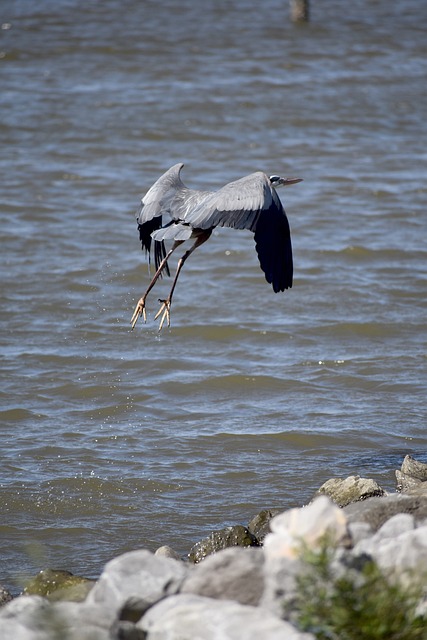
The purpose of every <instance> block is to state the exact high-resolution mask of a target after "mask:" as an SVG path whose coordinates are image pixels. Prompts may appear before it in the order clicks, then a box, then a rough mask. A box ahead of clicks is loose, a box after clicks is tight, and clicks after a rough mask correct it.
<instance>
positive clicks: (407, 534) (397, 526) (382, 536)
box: [353, 514, 427, 584]
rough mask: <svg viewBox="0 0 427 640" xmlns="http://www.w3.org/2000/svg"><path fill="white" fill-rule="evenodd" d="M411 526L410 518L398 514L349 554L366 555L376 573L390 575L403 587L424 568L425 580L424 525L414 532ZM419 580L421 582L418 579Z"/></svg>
mask: <svg viewBox="0 0 427 640" xmlns="http://www.w3.org/2000/svg"><path fill="white" fill-rule="evenodd" d="M411 521H412V522H411ZM413 524H414V519H413V518H412V516H409V515H407V514H398V515H396V516H394V517H393V518H391V519H390V520H388V521H387V522H386V523H385V524H384V525H383V526H382V527H381V528H380V529H379V530H378V531H377V533H376V534H375V535H374V536H372V538H368V539H366V540H362V541H360V542H359V543H358V544H357V545H356V546H355V547H354V550H353V553H354V554H355V555H357V554H369V555H370V556H371V557H372V558H373V559H374V560H375V562H376V563H377V564H378V566H379V567H380V569H383V570H386V571H387V573H390V572H391V573H392V575H394V576H396V577H397V578H398V579H399V580H400V581H404V582H405V583H406V584H411V582H412V581H413V579H414V575H415V572H416V571H418V572H420V568H424V569H423V570H424V580H425V579H426V574H427V525H424V526H420V527H417V528H414V526H413ZM420 577H421V578H423V576H422V575H421V576H420Z"/></svg>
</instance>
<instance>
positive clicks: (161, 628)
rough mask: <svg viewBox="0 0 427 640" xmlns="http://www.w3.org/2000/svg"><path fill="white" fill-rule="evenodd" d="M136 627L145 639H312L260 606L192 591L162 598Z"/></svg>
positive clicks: (309, 635)
mask: <svg viewBox="0 0 427 640" xmlns="http://www.w3.org/2000/svg"><path fill="white" fill-rule="evenodd" d="M136 627H137V628H138V629H142V630H143V631H145V632H146V634H147V640H184V638H185V639H187V638H188V639H189V640H190V639H191V640H219V639H221V640H242V638H244V639H245V640H260V638H265V639H268V640H284V639H286V640H315V638H314V636H312V635H311V634H307V633H301V632H299V631H297V630H296V629H295V628H294V627H293V626H292V625H291V624H289V623H288V622H286V621H284V620H280V619H279V618H277V617H276V616H274V615H272V614H271V613H269V612H268V611H265V610H263V609H261V608H259V607H251V606H247V605H242V604H239V603H238V602H232V601H231V600H213V599H211V598H206V597H203V596H197V595H193V594H179V595H175V596H171V597H170V598H166V599H165V600H162V601H161V602H159V603H157V604H156V605H154V607H151V609H149V610H148V611H147V613H146V614H145V615H144V616H143V618H142V619H141V620H140V621H139V622H138V623H137V625H136Z"/></svg>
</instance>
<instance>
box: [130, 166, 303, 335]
mask: <svg viewBox="0 0 427 640" xmlns="http://www.w3.org/2000/svg"><path fill="white" fill-rule="evenodd" d="M183 166H184V165H183V164H182V163H178V164H175V165H174V166H173V167H171V168H170V169H168V171H166V173H164V174H163V175H162V176H161V177H160V178H159V179H158V180H157V182H155V183H154V184H153V186H152V187H151V188H150V189H149V190H148V192H147V193H146V195H145V196H144V197H143V198H142V200H141V208H140V209H139V210H138V212H137V222H138V230H139V238H140V241H141V245H142V249H144V250H145V251H146V253H147V254H148V258H149V261H150V259H151V254H154V261H155V266H156V272H155V274H154V276H153V278H152V280H151V282H150V284H149V285H148V288H147V290H146V292H145V293H144V295H143V296H142V298H140V299H139V301H138V303H137V305H136V307H135V311H134V312H133V316H132V319H131V326H132V329H133V328H134V326H135V325H136V323H137V321H138V318H140V317H141V316H142V317H143V319H144V322H146V319H147V318H146V311H145V301H146V299H147V296H148V294H149V293H150V291H151V289H152V288H153V287H154V285H155V284H156V282H157V280H158V279H159V278H160V277H161V275H162V273H163V272H165V273H166V274H167V275H170V272H169V265H168V260H169V258H170V256H171V255H172V253H173V252H174V251H175V249H177V248H178V247H179V246H180V245H181V244H183V243H184V242H185V241H186V240H190V239H191V240H193V244H192V245H191V247H190V248H189V249H188V250H187V251H186V252H185V253H184V254H183V255H182V256H181V258H180V259H179V261H178V265H177V269H176V273H175V277H174V279H173V282H172V287H171V289H170V292H169V295H168V297H167V298H166V299H165V300H161V299H159V302H160V303H161V307H160V309H159V311H158V312H157V314H156V316H155V318H154V319H157V318H158V317H159V316H161V318H160V326H159V331H161V329H162V328H163V325H164V323H165V322H167V325H168V326H170V310H171V304H172V297H173V294H174V291H175V287H176V283H177V281H178V277H179V274H180V272H181V269H182V267H183V265H184V263H185V261H186V260H187V258H188V257H189V256H190V255H191V254H192V253H193V251H194V250H195V249H197V247H200V245H202V244H203V243H204V242H206V240H208V239H209V237H210V236H211V234H212V231H213V230H214V229H215V227H232V228H234V229H248V230H249V231H252V232H253V234H254V240H255V249H256V251H257V254H258V259H259V263H260V267H261V269H262V270H263V272H264V274H265V279H266V280H267V282H269V283H270V284H271V286H272V287H273V291H274V292H276V293H277V292H278V291H284V290H285V289H290V288H291V287H292V276H293V262H292V244H291V234H290V229H289V223H288V219H287V217H286V213H285V210H284V208H283V205H282V203H281V202H280V199H279V196H278V195H277V193H276V189H277V188H278V187H281V186H286V185H291V184H296V183H297V182H301V181H302V178H281V177H280V176H276V175H274V176H270V177H268V176H267V175H266V174H265V173H263V172H262V171H256V172H255V173H251V174H250V175H248V176H245V177H244V178H240V180H235V181H234V182H229V183H228V184H226V185H225V186H224V187H222V188H221V189H219V190H218V191H214V192H212V191H198V190H194V189H189V188H188V187H186V186H185V184H184V183H183V182H182V180H181V176H180V174H181V170H182V168H183ZM152 241H154V244H153V242H152ZM165 241H172V246H171V248H170V249H169V250H168V251H166V247H165Z"/></svg>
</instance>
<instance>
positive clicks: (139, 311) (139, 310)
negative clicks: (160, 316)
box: [130, 240, 184, 329]
mask: <svg viewBox="0 0 427 640" xmlns="http://www.w3.org/2000/svg"><path fill="white" fill-rule="evenodd" d="M183 242H184V241H183V240H175V242H174V243H173V245H172V248H171V249H169V251H168V252H167V254H166V255H165V257H164V258H163V260H162V261H161V263H160V264H159V268H158V269H157V271H156V273H155V274H154V276H153V278H152V280H151V282H150V284H149V285H148V289H147V290H146V292H145V293H144V295H143V296H142V298H140V299H139V301H138V303H137V305H136V307H135V311H134V312H133V316H132V319H131V321H130V323H131V325H132V329H133V328H134V326H135V325H136V323H137V321H138V318H139V317H140V316H141V315H142V317H143V319H144V322H146V321H147V315H146V313H145V300H146V298H147V296H148V294H149V293H150V291H151V289H152V288H153V287H154V285H155V284H156V282H157V280H158V279H159V278H160V275H161V273H162V271H163V269H164V267H165V265H166V263H167V261H168V260H169V258H170V256H171V254H172V253H173V252H174V251H175V249H176V248H177V247H179V245H180V244H182V243H183ZM156 317H157V316H156Z"/></svg>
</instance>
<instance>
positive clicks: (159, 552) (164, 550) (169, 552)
mask: <svg viewBox="0 0 427 640" xmlns="http://www.w3.org/2000/svg"><path fill="white" fill-rule="evenodd" d="M154 555H155V556H162V557H163V558H173V559H174V560H181V557H180V556H179V554H178V553H177V552H176V551H174V550H173V549H172V548H171V547H168V546H167V545H164V546H163V547H159V548H158V549H156V551H155V552H154Z"/></svg>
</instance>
